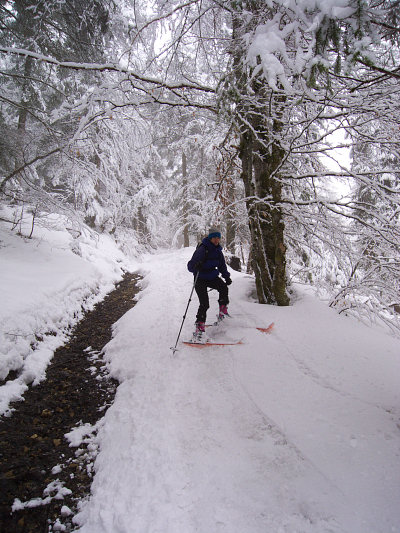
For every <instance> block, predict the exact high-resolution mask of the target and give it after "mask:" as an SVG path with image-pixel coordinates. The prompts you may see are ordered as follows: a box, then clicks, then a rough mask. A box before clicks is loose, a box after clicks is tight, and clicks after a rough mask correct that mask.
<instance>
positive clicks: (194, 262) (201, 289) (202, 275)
mask: <svg viewBox="0 0 400 533" xmlns="http://www.w3.org/2000/svg"><path fill="white" fill-rule="evenodd" d="M220 240H221V233H220V231H219V230H218V229H215V228H211V229H210V231H209V233H208V236H207V237H206V238H205V239H203V241H202V242H201V244H200V245H199V246H198V247H197V249H196V251H195V252H194V254H193V256H192V258H191V260H190V261H189V262H188V264H187V267H188V270H189V272H192V273H193V275H194V276H196V274H197V273H199V275H198V278H197V282H196V285H195V290H196V293H197V296H198V297H199V303H200V305H199V309H198V311H197V315H196V331H195V333H194V335H193V336H194V338H195V339H197V340H201V339H202V336H203V333H204V332H205V323H206V316H207V309H208V308H209V307H210V302H209V299H208V291H207V288H208V287H210V288H212V289H216V290H217V291H218V293H219V298H218V303H219V314H218V322H220V321H221V320H223V319H224V318H225V317H226V316H227V314H228V304H229V298H228V285H230V284H231V283H232V280H231V276H230V274H229V272H228V269H227V268H226V263H225V258H224V255H223V253H222V248H221V246H220V244H219V243H220ZM219 274H222V276H223V278H224V279H225V282H223V281H222V279H221V278H220V277H219Z"/></svg>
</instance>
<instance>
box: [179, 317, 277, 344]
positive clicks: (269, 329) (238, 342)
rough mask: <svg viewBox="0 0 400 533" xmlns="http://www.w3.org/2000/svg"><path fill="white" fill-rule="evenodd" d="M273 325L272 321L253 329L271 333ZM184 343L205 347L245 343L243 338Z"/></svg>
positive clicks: (185, 342)
mask: <svg viewBox="0 0 400 533" xmlns="http://www.w3.org/2000/svg"><path fill="white" fill-rule="evenodd" d="M211 325H218V323H216V324H210V326H211ZM210 326H206V327H210ZM273 327H274V323H273V322H271V324H270V325H269V326H267V327H266V328H262V327H255V328H253V329H257V330H258V331H261V333H271V331H272V329H273ZM183 344H185V345H186V346H192V347H194V348H205V347H207V346H236V345H238V344H243V343H242V341H241V340H238V341H234V342H212V341H207V342H196V341H194V340H191V341H183Z"/></svg>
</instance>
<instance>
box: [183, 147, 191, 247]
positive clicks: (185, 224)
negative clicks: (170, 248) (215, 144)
mask: <svg viewBox="0 0 400 533" xmlns="http://www.w3.org/2000/svg"><path fill="white" fill-rule="evenodd" d="M182 185H183V187H182V188H183V246H184V247H185V248H188V246H189V245H190V243H189V224H188V210H189V206H188V203H187V159H186V154H185V152H182Z"/></svg>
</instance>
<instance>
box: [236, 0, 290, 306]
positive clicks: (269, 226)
mask: <svg viewBox="0 0 400 533" xmlns="http://www.w3.org/2000/svg"><path fill="white" fill-rule="evenodd" d="M250 5H251V4H250ZM231 6H232V8H233V18H232V28H233V41H234V42H235V43H237V45H236V48H234V49H233V50H232V55H233V68H234V83H235V85H236V95H237V96H236V101H235V109H236V117H235V118H236V123H237V125H238V128H239V131H240V154H239V156H240V159H241V162H242V175H241V177H242V179H243V183H244V187H245V194H246V197H247V200H246V207H247V214H248V219H249V227H250V234H251V266H252V269H253V271H254V274H255V279H256V288H257V296H258V300H259V302H260V303H268V304H272V303H276V304H278V305H288V304H289V298H288V295H287V292H286V247H285V244H284V222H283V213H282V208H281V205H280V203H281V200H282V183H281V181H280V179H279V171H278V169H279V166H280V165H281V164H282V162H283V160H284V157H285V151H284V150H283V148H282V146H281V145H280V144H279V141H277V139H278V138H279V134H280V133H281V130H282V123H281V121H280V118H281V117H282V114H283V105H284V99H283V98H282V97H280V96H279V95H276V94H274V93H273V92H271V90H270V89H269V88H268V86H267V84H266V82H265V80H262V79H260V78H257V77H255V78H254V79H252V80H251V79H250V76H251V72H250V70H249V68H248V66H247V65H246V64H245V63H244V62H243V57H244V51H243V49H242V45H241V42H242V40H241V37H242V35H243V33H245V32H246V31H247V30H248V28H247V27H246V23H243V20H242V18H241V16H240V15H241V9H242V7H243V6H242V3H241V2H240V1H237V0H236V1H234V2H232V3H231ZM249 85H251V94H250V91H249ZM271 141H272V142H271Z"/></svg>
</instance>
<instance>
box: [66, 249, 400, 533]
mask: <svg viewBox="0 0 400 533" xmlns="http://www.w3.org/2000/svg"><path fill="white" fill-rule="evenodd" d="M193 250H194V249H185V250H179V251H176V250H175V251H160V252H158V253H156V254H153V255H148V256H145V257H144V258H143V261H142V263H141V273H142V274H143V275H145V278H144V280H143V291H142V293H141V295H140V298H139V300H138V303H137V304H136V306H135V307H134V308H133V309H131V310H130V311H129V312H128V313H126V314H125V315H124V316H123V317H122V318H121V319H120V320H119V321H118V322H117V323H116V325H115V327H114V338H113V339H112V340H111V341H110V342H109V344H108V345H107V347H106V349H105V356H106V359H107V361H108V366H109V369H110V371H111V374H112V375H113V376H114V377H116V378H117V379H118V380H119V381H120V385H119V387H118V389H117V394H116V398H115V402H114V404H113V405H112V406H111V407H110V408H109V409H108V411H107V412H106V414H105V417H104V419H103V420H102V423H101V424H100V425H99V431H98V434H97V437H96V442H97V443H98V445H99V450H100V451H99V453H98V455H97V458H96V461H95V476H94V480H93V484H92V493H91V496H90V498H89V499H88V500H87V501H84V502H81V505H80V512H79V513H78V514H77V515H76V516H75V517H74V521H75V523H76V524H77V525H78V526H79V531H80V533H111V532H112V533H132V532H134V531H135V532H136V531H137V532H141V533H142V532H144V531H146V532H148V533H158V532H160V533H176V532H185V533H192V532H193V533H194V532H197V533H209V532H213V533H214V532H229V533H257V532H260V533H261V532H263V533H265V532H266V531H271V532H274V533H294V532H296V533H321V532H324V533H327V532H329V533H338V532H346V533H390V532H391V533H393V532H400V507H399V504H398V502H399V501H400V483H399V481H400V461H399V456H400V433H399V414H400V408H399V405H400V401H399V400H400V388H399V376H400V351H399V341H398V339H395V338H393V337H391V336H389V335H387V334H386V333H384V332H383V331H382V330H379V329H372V328H368V327H366V326H364V325H363V324H360V323H359V322H357V321H356V320H355V319H353V318H348V317H345V316H339V315H337V314H336V313H335V311H333V310H332V309H330V308H328V307H327V306H326V305H325V304H324V303H322V302H320V301H318V300H317V299H316V298H315V296H314V295H313V294H312V293H311V292H308V291H306V290H305V289H302V288H300V287H297V289H296V290H297V297H296V298H295V301H294V303H293V305H292V306H290V307H286V308H283V307H282V308H277V307H273V306H267V305H259V304H257V303H255V301H254V299H253V298H252V292H253V291H254V280H253V278H252V277H251V276H248V275H245V274H240V273H236V272H232V278H233V284H232V285H231V287H230V295H231V304H230V307H229V309H230V312H231V314H232V315H233V316H234V318H232V319H230V323H229V324H228V325H227V326H226V328H225V331H224V330H222V332H220V333H218V334H216V336H217V337H218V339H219V340H223V339H230V340H232V339H239V338H240V339H242V341H243V344H242V345H238V346H233V347H207V348H201V349H196V348H191V347H185V346H183V345H182V344H180V350H179V351H178V352H177V354H176V355H175V356H174V355H173V354H172V351H171V350H170V349H169V348H170V346H173V345H174V344H175V340H176V336H177V333H178V330H179V327H180V323H181V321H182V315H183V313H184V310H185V307H186V303H187V300H188V297H189V294H190V290H191V283H192V277H191V275H190V274H189V273H188V272H187V271H186V262H187V261H188V259H189V258H190V255H191V253H193ZM210 299H211V309H210V311H209V317H208V318H209V320H208V321H209V322H211V321H212V320H213V316H214V315H215V313H216V310H217V303H216V295H215V293H211V295H210ZM196 307H197V301H196V297H194V301H193V302H192V304H191V307H190V308H189V312H188V319H187V321H186V323H185V325H184V328H183V334H182V339H187V338H188V337H189V336H190V334H191V331H192V328H193V322H194V316H195V312H196ZM271 322H274V323H275V327H274V329H273V331H272V333H271V334H269V335H266V334H264V333H261V332H259V331H258V330H257V329H255V327H256V326H258V327H266V326H268V325H269V324H270V323H271Z"/></svg>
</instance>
